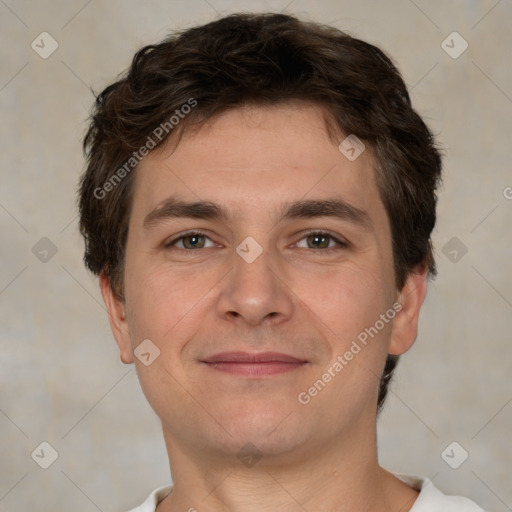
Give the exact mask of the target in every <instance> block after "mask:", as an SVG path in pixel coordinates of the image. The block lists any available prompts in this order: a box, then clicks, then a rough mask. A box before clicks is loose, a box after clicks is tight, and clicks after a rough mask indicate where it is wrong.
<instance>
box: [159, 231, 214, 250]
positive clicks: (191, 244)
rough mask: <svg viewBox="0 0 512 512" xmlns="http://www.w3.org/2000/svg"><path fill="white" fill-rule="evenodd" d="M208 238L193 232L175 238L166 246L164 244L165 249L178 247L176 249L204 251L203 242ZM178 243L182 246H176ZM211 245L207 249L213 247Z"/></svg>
mask: <svg viewBox="0 0 512 512" xmlns="http://www.w3.org/2000/svg"><path fill="white" fill-rule="evenodd" d="M206 239H208V240H209V238H208V237H207V236H206V235H205V234H204V233H200V232H193V233H185V234H184V235H181V236H180V237H178V238H175V239H174V240H171V241H170V242H168V243H167V244H165V247H166V248H169V247H174V246H176V247H178V249H189V250H194V249H204V248H205V240H206ZM178 243H181V244H182V245H181V246H179V245H177V244H178ZM213 245H214V244H213V243H212V245H210V246H208V247H213Z"/></svg>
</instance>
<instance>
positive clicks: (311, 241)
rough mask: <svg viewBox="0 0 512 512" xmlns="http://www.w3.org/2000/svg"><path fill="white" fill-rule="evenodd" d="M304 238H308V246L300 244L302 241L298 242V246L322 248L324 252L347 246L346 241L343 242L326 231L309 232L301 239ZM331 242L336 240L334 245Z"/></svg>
mask: <svg viewBox="0 0 512 512" xmlns="http://www.w3.org/2000/svg"><path fill="white" fill-rule="evenodd" d="M302 240H306V247H304V246H300V245H299V243H300V242H299V243H298V244H297V246H298V247H301V248H305V249H322V250H323V252H328V251H330V250H331V249H339V248H342V247H346V246H347V244H346V243H345V242H342V241H341V240H339V239H338V238H336V237H335V236H333V235H331V234H330V233H324V232H321V231H320V232H316V231H314V232H311V233H308V234H307V235H306V236H304V237H303V238H302V239H301V241H302ZM331 242H334V245H332V244H331Z"/></svg>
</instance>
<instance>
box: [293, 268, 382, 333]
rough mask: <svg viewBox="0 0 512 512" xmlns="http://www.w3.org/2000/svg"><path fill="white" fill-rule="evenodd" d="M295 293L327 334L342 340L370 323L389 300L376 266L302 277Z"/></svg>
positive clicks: (376, 317) (373, 321) (344, 269)
mask: <svg viewBox="0 0 512 512" xmlns="http://www.w3.org/2000/svg"><path fill="white" fill-rule="evenodd" d="M333 268H334V267H333ZM294 293H296V295H297V296H298V297H299V298H300V299H301V300H302V301H303V302H304V304H305V305H306V306H307V308H308V309H309V310H310V311H311V312H312V313H313V314H314V315H315V316H316V317H317V319H320V320H321V323H323V324H324V325H325V326H326V327H327V328H328V329H327V331H328V332H330V337H331V336H335V337H337V339H339V340H340V342H342V343H343V342H346V341H347V340H348V339H352V338H353V337H354V336H357V334H358V333H359V332H360V331H361V330H363V329H364V328H365V327H368V326H369V325H373V324H374V323H375V321H376V320H377V319H378V318H379V315H380V314H381V313H384V312H385V311H386V310H387V309H388V308H389V307H391V302H390V301H392V294H391V293H389V291H388V288H387V283H386V279H384V277H383V275H382V274H381V273H379V272H378V271H377V272H376V268H375V267H370V268H369V267H368V266H362V265H361V266H358V265H355V264H351V265H347V266H345V267H344V268H343V270H337V271H336V272H335V271H334V270H333V271H331V272H327V273H325V272H323V273H321V274H320V273H318V274H316V275H315V274H308V275H307V276H305V277H304V276H301V277H299V280H298V281H297V282H296V286H294Z"/></svg>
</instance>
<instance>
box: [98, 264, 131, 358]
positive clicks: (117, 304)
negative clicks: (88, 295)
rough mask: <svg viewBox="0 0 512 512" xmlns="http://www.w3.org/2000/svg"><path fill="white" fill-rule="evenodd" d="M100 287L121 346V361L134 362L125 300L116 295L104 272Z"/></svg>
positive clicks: (116, 337) (113, 332)
mask: <svg viewBox="0 0 512 512" xmlns="http://www.w3.org/2000/svg"><path fill="white" fill-rule="evenodd" d="M100 289H101V295H103V301H104V302H105V306H107V312H108V319H109V321H110V328H111V329H112V334H113V335H114V338H115V339H116V343H117V345H118V347H119V351H120V355H121V361H122V362H123V363H125V364H129V363H133V352H132V347H131V343H130V331H129V329H128V323H127V322H126V317H125V311H124V302H123V301H121V300H120V299H118V298H117V297H116V296H115V294H114V292H113V291H112V287H111V285H110V279H109V278H108V277H107V276H106V275H105V274H104V273H103V272H102V273H101V274H100Z"/></svg>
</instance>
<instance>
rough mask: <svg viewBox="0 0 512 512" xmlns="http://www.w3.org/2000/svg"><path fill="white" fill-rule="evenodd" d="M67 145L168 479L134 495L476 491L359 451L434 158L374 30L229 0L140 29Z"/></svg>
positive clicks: (417, 294)
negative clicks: (174, 30)
mask: <svg viewBox="0 0 512 512" xmlns="http://www.w3.org/2000/svg"><path fill="white" fill-rule="evenodd" d="M84 149H85V151H86V154H87V163H88V165H87V169H86V172H85V173H84V175H83V177H82V181H81V187H80V214H81V220H80V227H81V232H82V234H83V236H84V238H85V241H86V251H85V258H84V259H85V263H86V265H87V266H88V268H89V269H90V270H92V271H93V272H95V273H96V274H97V275H99V278H100V286H101V291H102V294H103V298H104V300H105V304H106V306H107V309H108V312H109V318H110V324H111V327H112V331H113V334H114V336H115V338H116V341H117V344H118V346H119V349H120V355H121V359H122V361H123V362H124V363H127V364H129V363H135V365H136V368H137V372H138V376H139V380H140V383H141V386H142V389H143V391H144V393H145V396H146V397H147V399H148V401H149V403H150V405H151V406H152V408H153V409H154V411H155V412H156V414H157V415H158V416H159V418H160V420H161V423H162V430H163V435H164V439H165V442H166V447H167V451H168V456H169V461H170V466H171V473H172V479H173V485H172V486H166V487H163V488H159V489H156V490H155V491H154V492H153V493H151V495H150V496H149V497H148V499H147V501H146V502H145V503H144V504H143V505H141V506H140V507H138V508H136V509H134V510H135V511H138V512H143V511H144V512H145V511H148V512H149V511H155V510H156V511H157V512H177V511H186V510H188V511H195V510H197V511H203V510H204V511H209V512H217V511H233V512H235V511H244V512H252V511H258V512H261V511H266V510H268V511H276V512H278V511H286V512H292V511H305V510H307V511H315V512H332V511H334V510H343V511H345V512H356V511H357V512H362V511H372V512H384V511H387V512H391V511H392V512H399V511H400V512H405V511H411V512H440V511H442V512H456V511H464V512H472V511H481V509H480V508H479V507H478V506H477V505H476V504H474V503H473V502H471V501H470V500H468V499H466V498H462V497H454V496H445V495H444V494H442V493H441V492H440V491H439V490H438V489H436V488H435V487H434V485H433V484H432V483H431V482H430V481H428V479H426V478H421V477H414V476H411V475H395V474H393V473H391V472H389V471H386V470H385V469H383V468H382V467H380V466H379V463H378V459H377V442H376V420H377V415H378V412H379V411H380V409H381V408H382V406H383V403H384V400H385V397H386V390H387V386H388V384H389V380H390V379H391V376H392V373H393V369H394V367H395V365H396V363H397V360H398V357H399V355H400V354H403V353H404V352H406V351H407V350H408V349H409V348H410V347H411V346H412V344H413V343H414V341H415V338H416V334H417V324H418V317H419V312H420V308H421V305H422V303H423V300H424V298H425V293H426V280H427V277H428V275H434V274H435V264H434V260H433V256H432V247H431V240H430V234H431V232H432V229H433V227H434V225H435V204H436V194H435V191H436V186H437V183H438V181H439V179H440V173H441V159H440V155H439V152H438V151H437V149H436V148H435V145H434V141H433V138H432V135H431V132H430V131H429V129H428V128H427V127H426V126H425V124H424V122H423V121H422V120H421V118H420V117H419V116H418V115H417V114H416V112H415V111H414V110H413V109H412V107H411V103H410V99H409V95H408V93H407V90H406V88H405V85H404V83H403V81H402V79H401V77H400V75H399V73H398V71H397V70H396V68H395V67H394V66H393V64H392V63H391V61H390V59H389V58H388V57H387V56H386V55H385V54H384V53H383V52H382V51H380V50H379V49H377V48H376V47H374V46H372V45H370V44H368V43H365V42H363V41H360V40H358V39H355V38H352V37H350V36H348V35H346V34H344V33H342V32H340V31H338V30H336V29H334V28H331V27H326V26H321V25H316V24H312V23H307V22H303V21H299V20H298V19H296V18H294V17H291V16H286V15H282V14H279V15H277V14H266V15H252V14H244V15H231V16H228V17H226V18H222V19H219V20H217V21H215V22H212V23H209V24H207V25H204V26H201V27H196V28H193V29H190V30H187V31H183V32H182V33H181V34H178V35H175V36H172V37H170V38H168V39H167V40H165V41H163V42H162V43H160V44H156V45H151V46H147V47H145V48H143V49H142V50H140V51H139V52H138V53H137V54H136V55H135V57H134V60H133V62H132V65H131V67H130V69H129V70H128V73H127V74H126V75H125V76H124V77H122V78H121V79H120V80H119V81H117V82H116V83H114V84H112V85H110V86H109V87H107V88H106V89H105V90H104V91H103V92H102V93H101V94H100V95H99V96H98V98H97V101H96V108H95V111H94V114H93V117H92V121H91V125H90V128H89V131H88V133H87V135H86V137H85V140H84Z"/></svg>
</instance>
